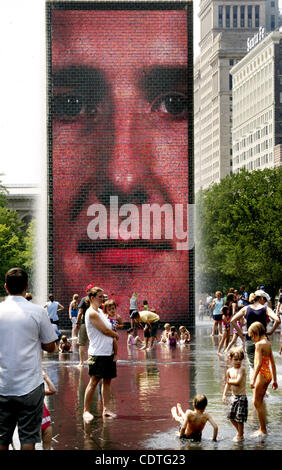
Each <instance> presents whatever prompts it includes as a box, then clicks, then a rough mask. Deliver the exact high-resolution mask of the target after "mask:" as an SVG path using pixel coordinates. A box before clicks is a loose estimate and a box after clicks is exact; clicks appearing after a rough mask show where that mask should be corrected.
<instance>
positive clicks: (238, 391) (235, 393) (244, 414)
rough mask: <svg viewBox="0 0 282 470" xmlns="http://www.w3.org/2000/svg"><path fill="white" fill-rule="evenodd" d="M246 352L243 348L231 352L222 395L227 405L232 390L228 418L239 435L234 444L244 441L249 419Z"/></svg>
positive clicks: (233, 349)
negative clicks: (229, 392) (244, 360)
mask: <svg viewBox="0 0 282 470" xmlns="http://www.w3.org/2000/svg"><path fill="white" fill-rule="evenodd" d="M243 359H244V351H243V349H241V348H232V349H231V350H230V352H229V360H230V361H231V366H232V367H230V368H229V369H228V370H227V373H226V383H225V387H224V391H223V395H222V401H223V403H225V404H226V403H227V398H226V396H227V393H228V391H229V389H230V388H231V391H232V399H231V405H230V409H229V411H228V414H227V418H228V419H230V421H231V423H232V424H233V426H234V427H235V429H236V431H237V434H236V435H235V437H234V438H233V441H234V442H240V441H243V440H244V423H245V422H246V421H247V418H248V398H247V396H246V369H245V367H244V365H243Z"/></svg>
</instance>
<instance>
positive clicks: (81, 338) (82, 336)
mask: <svg viewBox="0 0 282 470" xmlns="http://www.w3.org/2000/svg"><path fill="white" fill-rule="evenodd" d="M87 341H88V335H87V331H86V325H85V323H82V324H81V325H80V327H79V330H78V343H77V344H78V346H85V345H86V343H87Z"/></svg>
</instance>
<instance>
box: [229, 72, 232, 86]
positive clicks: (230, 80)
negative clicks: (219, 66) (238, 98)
mask: <svg viewBox="0 0 282 470" xmlns="http://www.w3.org/2000/svg"><path fill="white" fill-rule="evenodd" d="M229 90H232V75H231V73H230V74H229Z"/></svg>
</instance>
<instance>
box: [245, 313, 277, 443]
mask: <svg viewBox="0 0 282 470" xmlns="http://www.w3.org/2000/svg"><path fill="white" fill-rule="evenodd" d="M248 335H249V336H250V338H251V339H252V340H253V341H254V342H255V362H254V374H253V378H252V380H251V384H250V385H251V388H253V389H254V405H255V408H256V411H257V415H258V420H259V424H260V427H259V429H258V431H256V432H255V436H261V435H265V434H267V430H266V416H265V410H264V404H263V399H264V396H265V394H266V391H267V388H268V386H269V384H270V382H271V380H272V376H273V383H272V388H273V390H276V389H277V388H278V385H277V379H276V366H275V362H274V358H273V353H272V347H271V343H270V341H269V340H268V338H267V337H266V331H265V327H264V326H263V325H262V323H260V322H254V323H252V325H251V326H250V327H249V329H248ZM270 365H271V369H272V373H271V370H270Z"/></svg>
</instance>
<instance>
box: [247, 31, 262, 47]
mask: <svg viewBox="0 0 282 470" xmlns="http://www.w3.org/2000/svg"><path fill="white" fill-rule="evenodd" d="M264 36H265V29H264V26H260V28H259V30H258V33H256V34H254V36H253V37H252V38H248V39H247V51H248V52H249V51H250V50H251V49H253V48H254V47H255V46H256V45H257V44H258V43H259V42H260V41H262V39H264Z"/></svg>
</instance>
